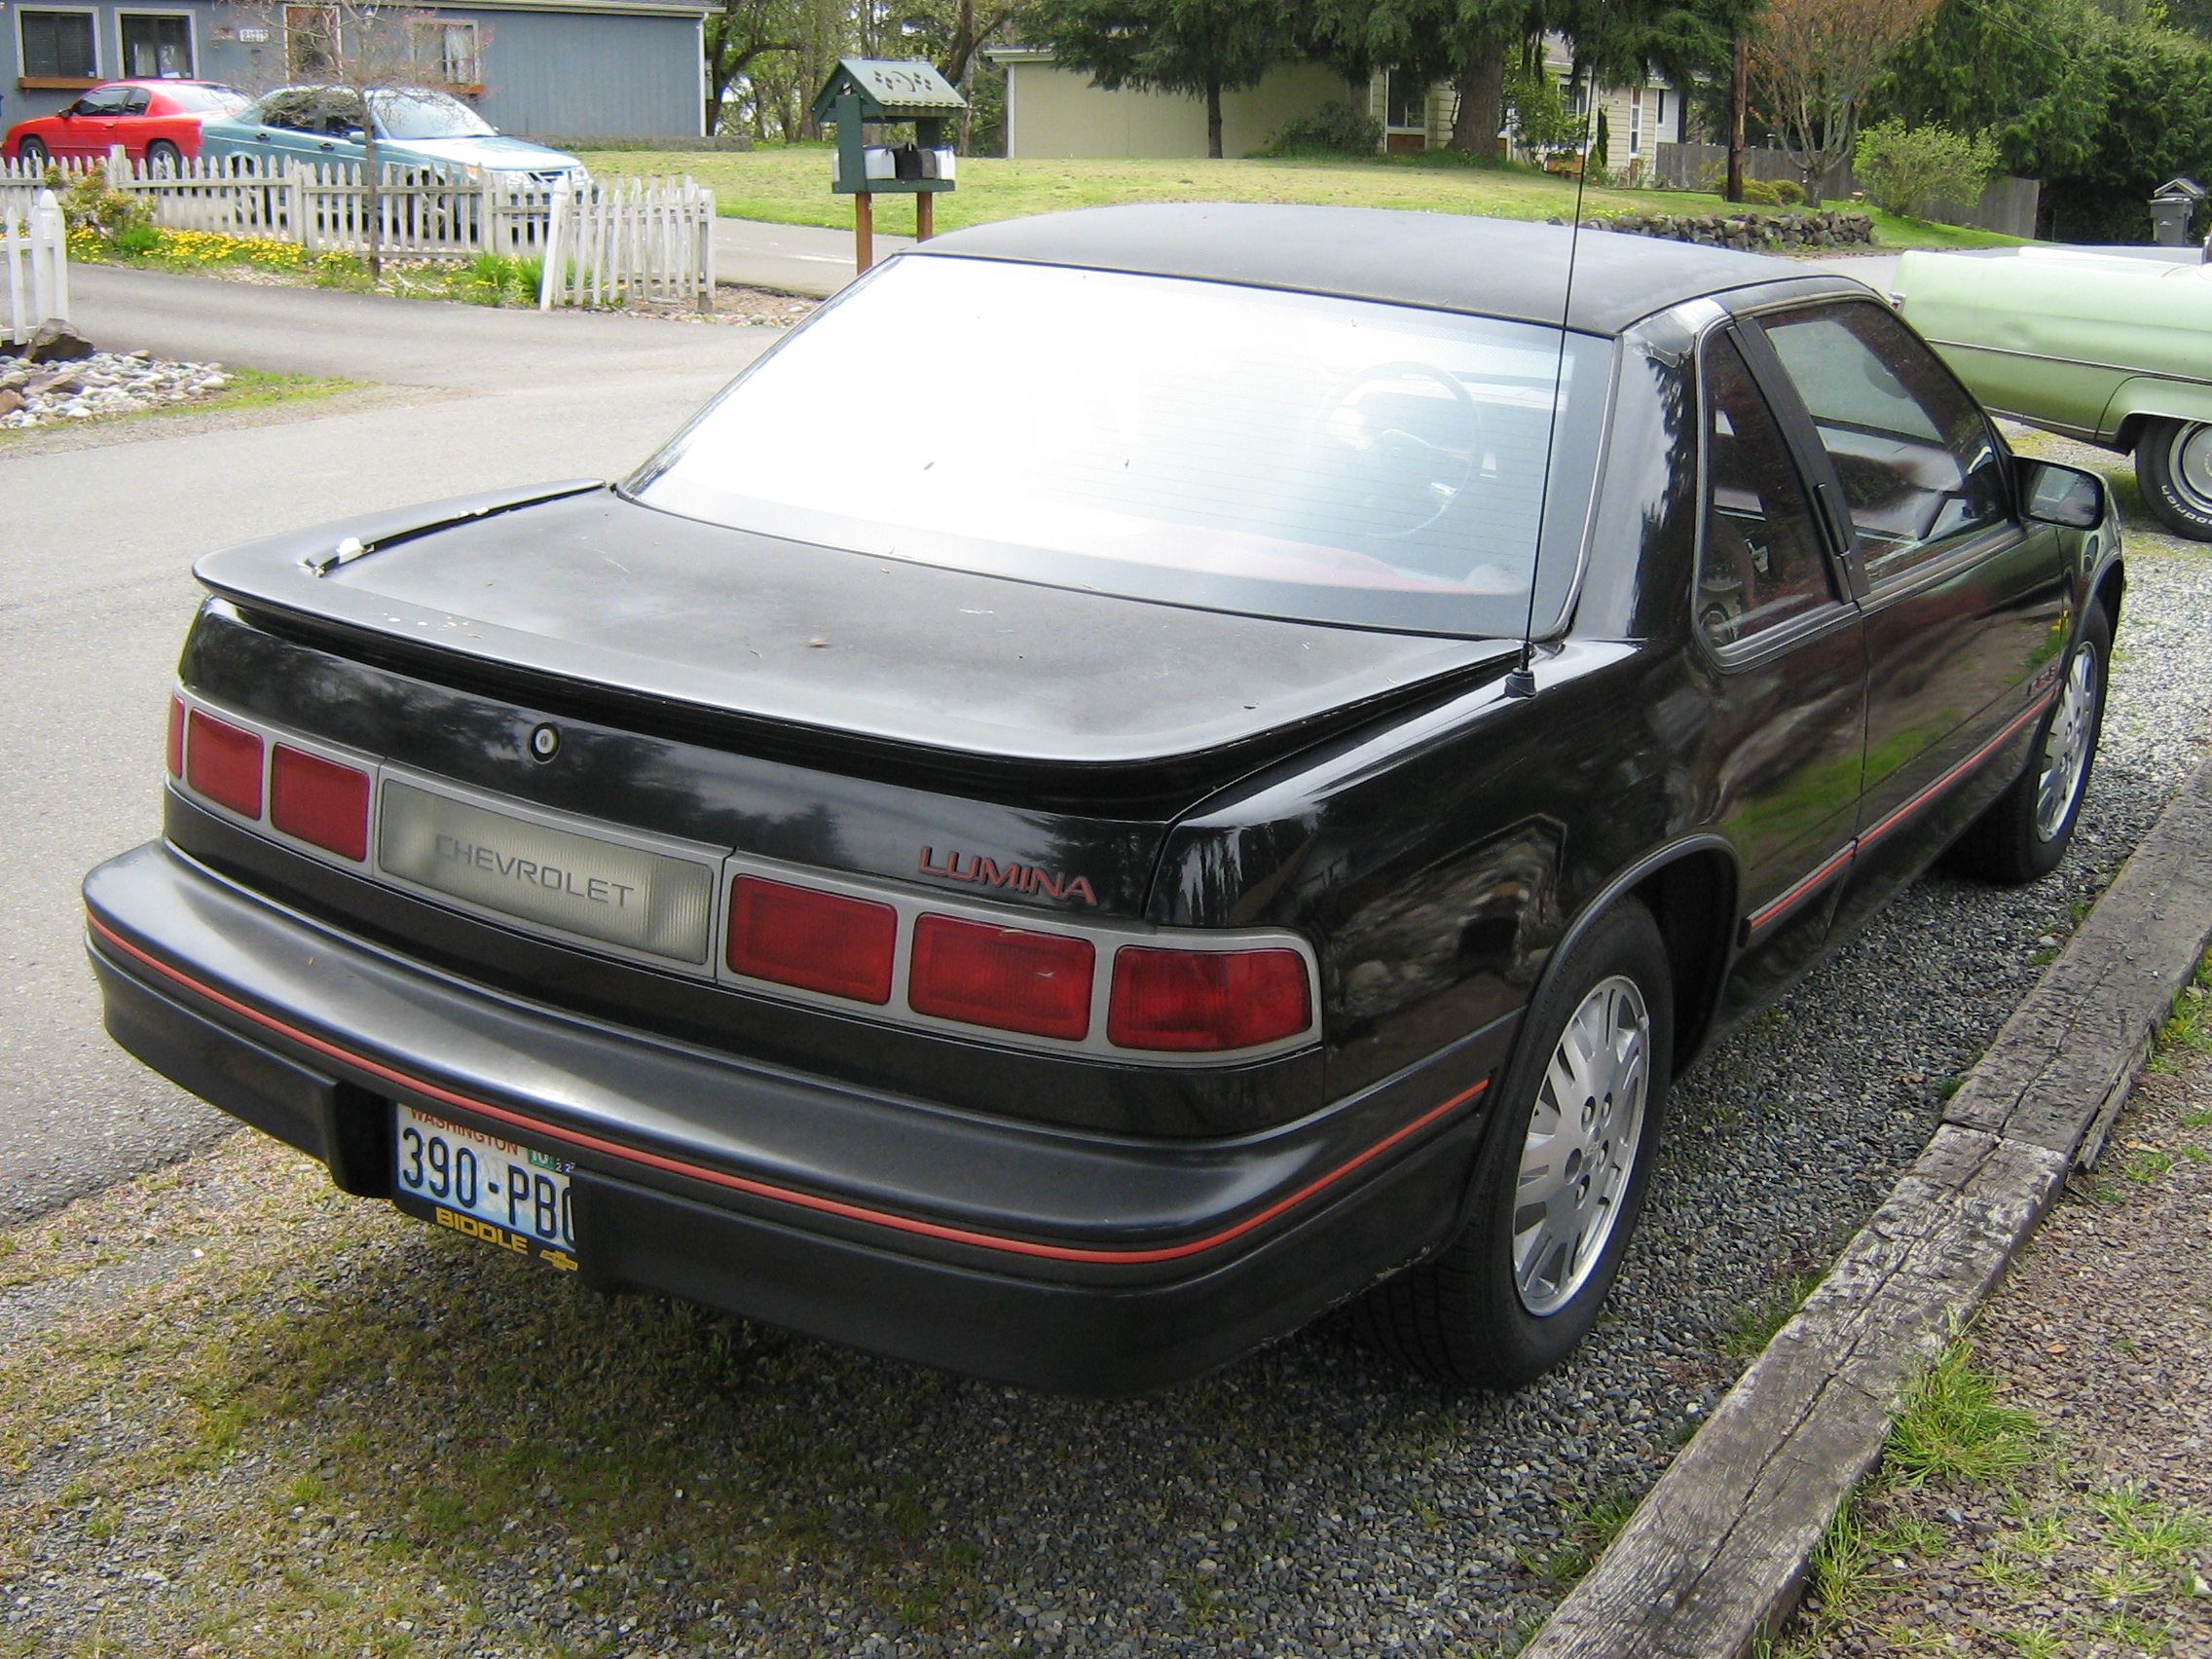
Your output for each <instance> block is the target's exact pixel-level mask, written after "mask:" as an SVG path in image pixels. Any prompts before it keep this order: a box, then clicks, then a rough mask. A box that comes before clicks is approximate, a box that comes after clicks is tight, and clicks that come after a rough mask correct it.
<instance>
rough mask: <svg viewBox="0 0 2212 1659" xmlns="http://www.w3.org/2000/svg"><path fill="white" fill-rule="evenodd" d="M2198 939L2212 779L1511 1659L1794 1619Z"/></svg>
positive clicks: (2165, 818) (1729, 1635)
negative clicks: (1912, 1409) (1911, 1399)
mask: <svg viewBox="0 0 2212 1659" xmlns="http://www.w3.org/2000/svg"><path fill="white" fill-rule="evenodd" d="M2208 941H2212V762H2208V763H2207V764H2205V765H2203V766H2200V767H2199V768H2198V769H2197V770H2196V772H2195V773H2194V775H2193V776H2192V777H2191V778H2190V780H2189V782H2188V783H2187V784H2186V785H2184V786H2183V788H2182V791H2181V793H2179V794H2178V795H2177V796H2176V797H2175V798H2174V800H2173V801H2172V802H2171V803H2170V804H2169V805H2168V806H2167V808H2166V810H2165V811H2164V812H2163V813H2162V814H2160V816H2159V818H2158V821H2157V824H2155V825H2153V826H2152V828H2151V831H2150V833H2149V834H2147V835H2146V836H2145V837H2144V838H2143V844H2142V845H2141V846H2140V847H2138V848H2137V849H2136V851H2135V855H2134V856H2133V857H2132V858H2130V859H2129V860H2128V861H2127V864H2126V866H2124V867H2123V868H2122V869H2121V870H2120V875H2119V877H2118V879H2116V880H2115V881H2114V882H2113V884H2112V886H2111V888H2110V889H2108V890H2107V892H2106V893H2105V895H2104V897H2103V899H2101V900H2100V901H2099V902H2098V903H2097V906H2096V908H2095V909H2094V910H2092V911H2091V912H2090V913H2089V916H2088V918H2087V920H2085V921H2084V922H2083V924H2082V926H2081V928H2080V929H2079V930H2078V931H2077V932H2076V933H2075V935H2074V938H2073V940H2071V941H2070V942H2069V943H2068V945H2067V947H2066V950H2065V952H2064V953H2063V954H2062V955H2061V956H2060V957H2059V958H2058V960H2057V961H2056V962H2054V963H2053V964H2052V965H2051V967H2050V970H2049V971H2048V972H2047V973H2046V975H2045V976H2044V977H2043V979H2042V981H2041V982H2040V983H2038V984H2037V986H2036V987H2035V989H2034V990H2032V991H2031V992H2029V993H2028V996H2027V999H2026V1000H2025V1001H2023V1002H2022V1003H2021V1004H2020V1006H2019V1007H2018V1008H2017V1009H2016V1010H2014V1011H2013V1014H2012V1017H2011V1018H2010V1019H2009V1020H2007V1021H2006V1023H2005V1027H2004V1029H2003V1030H2002V1031H2000V1032H1999V1033H1998V1035H1997V1040H1996V1041H1995V1042H1994V1043H1993V1044H1991V1045H1990V1049H1989V1052H1988V1053H1987V1054H1986V1055H1984V1056H1983V1057H1982V1060H1981V1062H1980V1063H1979V1064H1978V1065H1976V1066H1975V1067H1974V1069H1973V1071H1972V1073H1971V1074H1969V1076H1968V1078H1967V1080H1966V1082H1965V1084H1964V1085H1963V1086H1962V1087H1961V1088H1960V1089H1959V1091H1958V1093H1957V1094H1955V1095H1953V1096H1952V1098H1951V1100H1950V1103H1949V1105H1948V1106H1947V1107H1946V1108H1945V1110H1944V1114H1943V1121H1942V1123H1941V1124H1939V1125H1938V1126H1937V1128H1936V1135H1935V1138H1934V1139H1932V1140H1931V1141H1930V1142H1929V1143H1928V1150H1927V1151H1926V1152H1924V1153H1923V1154H1922V1155H1921V1157H1920V1160H1919V1161H1918V1162H1917V1163H1915V1164H1914V1165H1913V1167H1912V1168H1911V1169H1910V1170H1909V1171H1907V1172H1906V1173H1905V1175H1904V1176H1903V1177H1902V1178H1901V1179H1900V1180H1899V1182H1898V1184H1897V1187H1896V1189H1895V1190H1894V1191H1893V1192H1892V1193H1891V1195H1890V1197H1889V1198H1888V1200H1887V1201H1886V1202H1885V1203H1884V1204H1883V1205H1882V1207H1881V1208H1880V1209H1879V1210H1877V1211H1876V1212H1875V1214H1874V1217H1873V1219H1872V1220H1870V1221H1869V1222H1867V1224H1866V1226H1865V1227H1864V1229H1863V1230H1862V1231H1861V1233H1860V1234H1859V1235H1858V1236H1857V1237H1856V1238H1854V1239H1853V1240H1852V1241H1851V1243H1850V1244H1849V1245H1848V1246H1847V1247H1846V1248H1845V1250H1844V1252H1843V1254H1842V1255H1841V1256H1840V1257H1839V1258H1838V1259H1837V1261H1836V1263H1835V1265H1834V1267H1832V1268H1831V1269H1830V1270H1829V1271H1828V1274H1827V1277H1826V1278H1825V1279H1824V1280H1822V1282H1821V1284H1820V1287H1819V1288H1818V1289H1817V1290H1815V1291H1814V1292H1813V1294H1812V1296H1811V1297H1810V1298H1808V1299H1807V1301H1806V1303H1805V1306H1804V1308H1803V1309H1802V1310H1801V1311H1800V1312H1799V1313H1798V1314H1797V1316H1796V1317H1795V1318H1794V1319H1792V1320H1790V1321H1789V1323H1788V1325H1786V1326H1784V1327H1783V1328H1782V1330H1781V1332H1780V1333H1779V1334H1777V1335H1776V1337H1775V1339H1774V1341H1773V1342H1772V1343H1770V1344H1769V1345H1768V1346H1767V1348H1766V1351H1765V1352H1764V1353H1762V1354H1761V1355H1760V1356H1759V1357H1758V1359H1757V1360H1756V1361H1755V1362H1754V1363H1753V1364H1752V1366H1751V1369H1750V1370H1749V1371H1747V1372H1746V1373H1745V1374H1744V1376H1743V1378H1742V1379H1741V1380H1740V1381H1739V1382H1738V1383H1737V1384H1736V1386H1735V1387H1734V1388H1733V1389H1732V1390H1730V1392H1729V1394H1728V1396H1727V1397H1726V1398H1725V1399H1724V1400H1722V1401H1721V1403H1720V1405H1719V1407H1718V1408H1717V1409H1716V1410H1715V1411H1714V1414H1713V1417H1712V1419H1711V1420H1710V1421H1708V1422H1707V1424H1706V1425H1705V1427H1704V1428H1703V1429H1701V1430H1700V1431H1699V1433H1698V1435H1697V1438H1696V1439H1694V1440H1693V1441H1691V1442H1690V1444H1689V1445H1688V1446H1687V1447H1686V1448H1684V1449H1683V1451H1682V1454H1681V1456H1678V1457H1677V1458H1676V1459H1675V1461H1674V1463H1673V1464H1672V1465H1670V1466H1669V1468H1668V1470H1667V1472H1666V1473H1665V1474H1664V1475H1662V1476H1661V1477H1660V1479H1659V1482H1658V1484H1657V1485H1656V1486H1654V1487H1653V1488H1652V1489H1651V1491H1650V1493H1648V1494H1646V1496H1645V1497H1644V1499H1643V1502H1642V1504H1641V1506H1640V1507H1639V1508H1638V1510H1637V1512H1636V1514H1635V1515H1634V1516H1633V1517H1632V1518H1631V1519H1630V1521H1629V1524H1628V1526H1627V1527H1626V1529H1624V1530H1622V1532H1621V1534H1620V1536H1619V1537H1618V1538H1617V1539H1616V1540H1615V1541H1614V1543H1613V1545H1612V1547H1611V1548H1610V1549H1608V1550H1607V1551H1606V1552H1605V1553H1604V1556H1602V1557H1601V1558H1600V1559H1599V1561H1598V1564H1597V1566H1596V1567H1593V1568H1592V1569H1591V1570H1590V1573H1589V1575H1588V1576H1587V1577H1585V1578H1584V1579H1583V1580H1582V1582H1581V1583H1579V1584H1578V1585H1576V1586H1575V1587H1574V1589H1573V1590H1572V1591H1571V1592H1570V1593H1569V1594H1568V1596H1567V1600H1566V1601H1564V1602H1563V1603H1561V1604H1560V1605H1559V1608H1558V1610H1557V1611H1555V1612H1554V1613H1553V1614H1552V1616H1551V1618H1550V1619H1549V1620H1547V1621H1546V1622H1545V1624H1544V1626H1543V1628H1542V1629H1541V1630H1539V1631H1538V1632H1537V1633H1536V1636H1535V1638H1534V1640H1533V1641H1530V1644H1529V1645H1528V1647H1526V1648H1525V1649H1523V1654H1522V1659H1631V1656H1633V1659H1737V1656H1739V1655H1743V1654H1746V1653H1748V1652H1750V1651H1751V1649H1752V1648H1753V1647H1754V1646H1755V1645H1756V1644H1757V1642H1758V1641H1759V1640H1760V1639H1761V1638H1762V1637H1767V1636H1771V1635H1772V1634H1773V1633H1774V1632H1775V1631H1776V1630H1777V1629H1778V1628H1779V1626H1780V1625H1781V1623H1782V1621H1783V1619H1784V1618H1785V1617H1787V1616H1788V1612H1789V1611H1790V1609H1791V1608H1792V1607H1794V1606H1795V1604H1796V1597H1797V1591H1798V1589H1799V1587H1800V1585H1801V1584H1802V1582H1803V1579H1804V1574H1805V1566H1806V1563H1807V1561H1808V1560H1809V1559H1810V1557H1811V1556H1812V1553H1813V1550H1814V1548H1815V1547H1816V1546H1817V1545H1818V1544H1819V1543H1820V1540H1821V1535H1822V1533H1823V1532H1824V1531H1825V1530H1826V1528H1827V1524H1828V1521H1829V1519H1830V1518H1831V1517H1832V1516H1833V1515H1834V1514H1835V1511H1836V1507H1837V1505H1839V1504H1840V1503H1842V1502H1843V1500H1844V1499H1845V1498H1846V1497H1847V1496H1848V1495H1849V1494H1850V1493H1851V1490H1852V1488H1853V1487H1854V1486H1856V1485H1857V1484H1858V1482H1859V1481H1860V1479H1861V1478H1862V1476H1863V1475H1865V1474H1866V1473H1867V1471H1868V1470H1870V1469H1871V1468H1872V1467H1873V1466H1874V1464H1875V1463H1876V1462H1877V1461H1878V1460H1879V1458H1880V1456H1881V1453H1882V1445H1883V1442H1884V1440H1885V1439H1886V1438H1887V1436H1888V1433H1889V1428H1890V1419H1891V1413H1892V1409H1893V1407H1894V1406H1895V1404H1896V1402H1897V1399H1898V1396H1899V1393H1900V1391H1901V1390H1902V1389H1903V1388H1904V1386H1905V1385H1906V1384H1907V1383H1910V1382H1911V1381H1912V1380H1913V1379H1914V1378H1915V1377H1917V1376H1918V1375H1919V1373H1920V1372H1921V1370H1922V1369H1924V1368H1925V1367H1926V1365H1927V1364H1928V1362H1929V1361H1930V1360H1931V1359H1932V1358H1934V1357H1935V1355H1936V1353H1937V1352H1939V1351H1940V1350H1941V1348H1942V1346H1943V1345H1944V1344H1945V1342H1946V1341H1948V1340H1949V1338H1950V1335H1951V1333H1952V1332H1954V1331H1955V1330H1957V1329H1958V1327H1959V1326H1960V1325H1961V1324H1962V1323H1963V1322H1964V1321H1965V1320H1967V1319H1968V1318H1969V1317H1971V1316H1972V1313H1973V1312H1974V1310H1975V1309H1977V1308H1979V1307H1980V1305H1981V1303H1982V1300H1983V1299H1984V1298H1985V1297H1986V1296H1987V1295H1988V1294H1989V1292H1990V1290H1991V1289H1992V1288H1993V1287H1994V1286H1995V1285H1996V1283H1997V1281H1998V1279H1999V1278H2000V1277H2001V1276H2002V1275H2003V1274H2004V1272H2005V1269H2006V1267H2007V1265H2008V1264H2009V1262H2010V1260H2011V1258H2012V1254H2013V1252H2014V1251H2016V1250H2017V1249H2018V1248H2019V1247H2020V1245H2021V1244H2023V1243H2024V1242H2026V1240H2027V1238H2028V1235H2030V1234H2032V1233H2033V1232H2034V1231H2035V1227H2036V1224H2037V1222H2038V1221H2040V1220H2041V1219H2042V1217H2043V1214H2044V1211H2045V1210H2046V1209H2047V1208H2048V1207H2049V1205H2050V1203H2051V1202H2052V1200H2053V1199H2055V1198H2057V1196H2058V1193H2059V1189H2060V1187H2061V1186H2062V1185H2063V1183H2064V1182H2065V1180H2066V1177H2067V1176H2068V1174H2069V1173H2070V1172H2072V1170H2074V1169H2075V1168H2076V1167H2085V1166H2087V1165H2088V1164H2090V1163H2092V1162H2094V1161H2095V1160H2096V1157H2097V1154H2098V1153H2099V1152H2100V1151H2101V1150H2102V1149H2103V1146H2104V1140H2105V1136H2106V1134H2107V1132H2108V1131H2109V1130H2110V1129H2111V1127H2112V1123H2113V1120H2114V1119H2115V1118H2116V1117H2117V1116H2118V1115H2119V1113H2120V1106H2121V1104H2122V1103H2123V1102H2124V1101H2125V1100H2126V1098H2127V1092H2128V1089H2129V1088H2131V1087H2132V1085H2133V1083H2134V1080H2135V1076H2136V1073H2137V1072H2138V1071H2139V1070H2140V1069H2141V1068H2142V1065H2143V1063H2144V1061H2145V1059H2146V1058H2147V1057H2148V1056H2149V1053H2150V1050H2151V1044H2152V1041H2153V1039H2154V1038H2155V1037H2156V1035H2157V1030H2158V1027H2159V1025H2160V1024H2161V1023H2162V1022H2163V1021H2164V1019H2165V1018H2166V1015H2167V1014H2168V1013H2169V1011H2170V1010H2171V1009H2172V1006H2173V1000H2174V997H2175V996H2176V995H2177V994H2178V993H2179V992H2180V990H2181V988H2182V986H2184V985H2185V984H2187V983H2188V982H2189V978H2190V976H2191V974H2192V972H2193V971H2194V968H2195V966H2196V963H2197V960H2198V958H2199V957H2201V956H2202V955H2203V953H2204V949H2205V946H2206V944H2207V942H2208Z"/></svg>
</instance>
